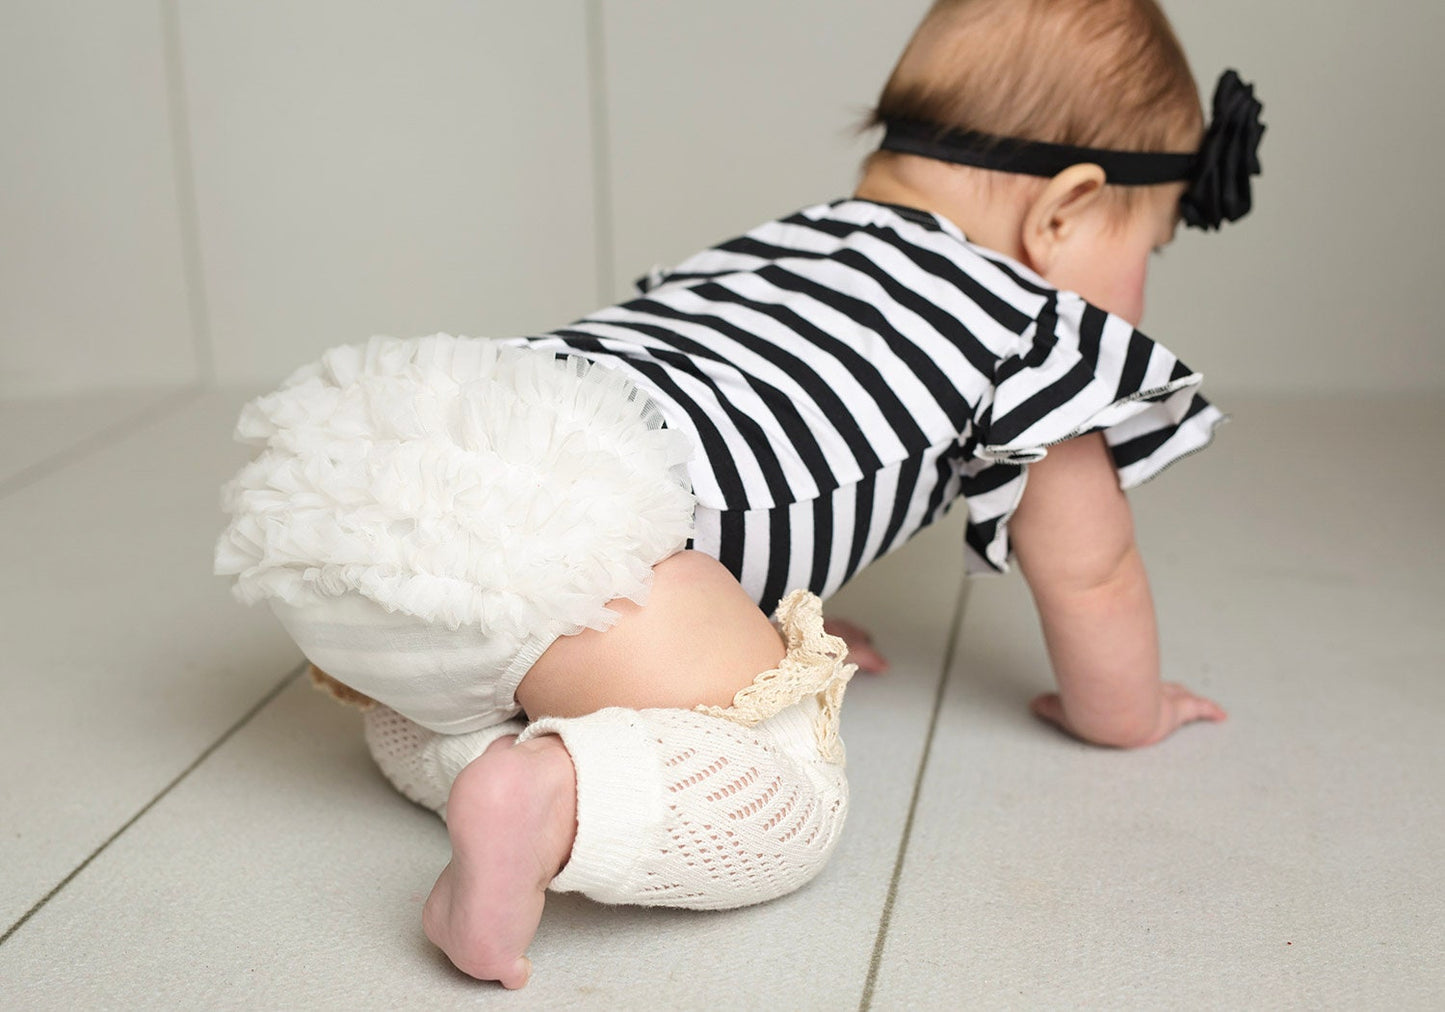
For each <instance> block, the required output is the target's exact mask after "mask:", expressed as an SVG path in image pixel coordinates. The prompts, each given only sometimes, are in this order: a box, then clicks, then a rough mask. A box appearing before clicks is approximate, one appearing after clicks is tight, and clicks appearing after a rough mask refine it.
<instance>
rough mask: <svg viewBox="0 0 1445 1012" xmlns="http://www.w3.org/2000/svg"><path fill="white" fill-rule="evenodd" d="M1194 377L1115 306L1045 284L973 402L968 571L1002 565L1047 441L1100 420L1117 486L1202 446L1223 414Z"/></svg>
mask: <svg viewBox="0 0 1445 1012" xmlns="http://www.w3.org/2000/svg"><path fill="white" fill-rule="evenodd" d="M1202 382H1203V377H1202V376H1201V375H1200V374H1199V373H1196V372H1194V371H1193V370H1191V369H1190V368H1189V367H1188V366H1186V365H1185V364H1184V363H1183V362H1181V361H1179V359H1178V358H1176V357H1175V356H1174V354H1173V353H1172V352H1170V351H1169V350H1168V349H1167V348H1165V347H1164V346H1163V345H1161V344H1158V343H1156V342H1154V341H1152V340H1150V339H1149V338H1148V337H1146V336H1145V335H1143V334H1142V333H1140V332H1139V331H1138V330H1135V329H1134V328H1133V327H1132V326H1130V325H1129V324H1128V323H1127V322H1125V321H1124V320H1122V319H1120V318H1119V317H1117V316H1113V315H1112V314H1109V313H1106V312H1104V311H1103V310H1102V309H1099V308H1098V307H1096V306H1093V305H1090V304H1089V303H1087V302H1085V301H1084V300H1083V299H1082V298H1080V297H1079V296H1078V295H1075V294H1073V293H1071V292H1054V293H1050V295H1049V298H1048V302H1047V303H1046V305H1045V307H1044V308H1043V310H1042V311H1041V312H1040V313H1039V315H1038V317H1037V318H1036V320H1035V323H1034V325H1033V326H1032V327H1030V328H1029V329H1028V330H1026V331H1025V332H1024V334H1023V335H1022V336H1021V337H1020V339H1019V344H1018V347H1017V348H1016V349H1015V350H1014V352H1013V354H1010V355H1006V356H1004V357H1003V358H1001V359H1000V360H999V362H998V364H997V366H996V368H995V370H994V386H993V390H992V392H991V396H989V397H986V398H984V399H983V400H981V401H980V403H979V407H978V413H977V416H976V418H975V424H974V431H973V433H972V438H971V439H970V447H971V452H970V453H969V454H967V456H966V459H965V460H964V461H963V476H962V477H963V485H962V493H963V495H964V496H965V498H966V502H967V507H968V533H967V541H968V548H969V553H968V554H969V569H970V571H974V572H978V571H982V572H1007V571H1008V559H1009V555H1010V548H1009V541H1008V521H1009V519H1010V518H1011V517H1012V516H1013V513H1014V510H1015V509H1017V508H1018V504H1019V500H1020V499H1021V498H1022V497H1023V491H1024V485H1025V482H1026V480H1027V465H1028V464H1030V463H1033V462H1034V461H1037V460H1041V459H1043V457H1045V456H1046V455H1047V454H1048V448H1049V447H1050V446H1052V445H1053V444H1055V443H1061V442H1063V441H1064V440H1066V439H1072V438H1074V437H1075V436H1081V435H1084V434H1086V433H1090V432H1100V431H1102V432H1103V433H1104V438H1105V440H1106V441H1107V442H1108V444H1109V449H1110V452H1111V454H1112V455H1113V458H1114V466H1115V469H1116V470H1117V472H1118V475H1119V485H1120V487H1121V488H1124V489H1130V488H1134V487H1135V486H1137V485H1140V484H1142V483H1143V482H1146V481H1148V480H1149V479H1150V478H1152V477H1154V476H1155V475H1156V474H1158V473H1159V472H1160V471H1162V470H1164V468H1166V467H1168V466H1169V465H1170V464H1172V463H1173V462H1174V461H1176V460H1178V459H1180V458H1181V457H1184V456H1187V455H1189V454H1191V453H1194V452H1195V451H1197V450H1201V449H1203V448H1204V447H1205V446H1207V445H1209V443H1210V441H1211V440H1212V439H1213V438H1214V430H1215V429H1216V428H1217V427H1218V426H1219V424H1220V423H1221V422H1223V421H1224V420H1225V418H1224V416H1223V415H1222V414H1221V413H1220V412H1219V410H1218V409H1217V408H1215V407H1214V406H1213V405H1211V404H1210V403H1209V402H1208V401H1206V400H1205V399H1204V398H1203V397H1202V396H1200V395H1199V392H1198V391H1199V387H1200V384H1201V383H1202Z"/></svg>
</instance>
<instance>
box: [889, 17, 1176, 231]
mask: <svg viewBox="0 0 1445 1012" xmlns="http://www.w3.org/2000/svg"><path fill="white" fill-rule="evenodd" d="M890 119H911V120H921V121H923V122H927V123H935V124H938V125H939V126H947V127H954V128H956V129H959V130H973V131H978V132H980V133H985V134H993V135H995V136H999V137H1015V138H1020V139H1024V140H1033V141H1047V142H1050V143H1054V144H1070V145H1077V146H1080V147H1094V148H1109V149H1113V150H1117V151H1177V152H1192V151H1194V150H1195V149H1197V148H1198V146H1199V142H1200V137H1201V135H1202V134H1203V130H1204V116H1203V111H1202V109H1201V108H1200V103H1199V92H1198V89H1197V88H1196V86H1195V83H1194V75H1193V73H1192V72H1191V71H1190V69H1189V61H1188V59H1187V58H1186V57H1185V55H1184V49H1183V47H1182V46H1181V45H1180V44H1179V39H1178V38H1177V37H1176V36H1175V34H1174V30H1173V28H1172V27H1170V25H1169V20H1168V18H1166V17H1165V16H1164V12H1163V11H1162V10H1161V9H1160V8H1159V5H1158V4H1157V3H1156V2H1155V0H936V2H935V3H934V5H933V7H932V8H931V9H930V10H929V11H928V13H927V14H926V15H925V16H924V19H923V21H922V23H921V24H920V25H919V26H918V29H917V31H915V32H914V34H913V38H912V39H911V40H910V41H909V43H908V46H907V48H906V49H905V50H904V52H903V56H902V57H901V58H900V59H899V61H898V65H897V66H896V67H895V68H894V70H893V74H892V76H891V77H890V78H889V80H888V83H887V85H885V86H884V88H883V94H882V95H881V96H880V98H879V100H878V105H877V106H876V108H874V110H873V111H872V113H871V114H870V115H869V118H868V120H867V125H868V126H878V125H881V124H883V123H884V122H885V121H886V120H890ZM872 157H873V158H886V157H891V155H890V154H889V153H887V152H879V153H875V154H874V155H873V156H872ZM1110 189H1111V190H1114V191H1117V197H1118V198H1119V199H1121V200H1122V201H1124V202H1125V203H1126V204H1127V203H1128V202H1129V194H1130V192H1131V190H1132V188H1131V187H1110Z"/></svg>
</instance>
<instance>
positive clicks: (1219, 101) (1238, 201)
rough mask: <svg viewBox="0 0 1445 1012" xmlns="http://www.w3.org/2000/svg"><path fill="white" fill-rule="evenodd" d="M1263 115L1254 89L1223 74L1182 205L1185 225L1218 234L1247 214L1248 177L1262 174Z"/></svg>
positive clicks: (1249, 203)
mask: <svg viewBox="0 0 1445 1012" xmlns="http://www.w3.org/2000/svg"><path fill="white" fill-rule="evenodd" d="M1263 109H1264V106H1262V105H1260V103H1259V102H1258V101H1257V100H1256V99H1255V97H1254V85H1252V84H1245V83H1244V82H1243V81H1241V80H1240V79H1239V75H1238V74H1236V73H1235V72H1234V71H1232V70H1227V71H1225V72H1224V75H1223V76H1222V77H1220V79H1219V84H1218V86H1217V87H1216V88H1215V89H1214V117H1213V119H1212V121H1211V122H1210V124H1209V129H1208V131H1206V132H1205V134H1204V143H1203V144H1202V145H1201V146H1200V148H1199V160H1198V162H1196V163H1195V167H1194V175H1193V178H1192V179H1191V181H1190V184H1189V189H1188V190H1187V191H1186V192H1185V194H1184V198H1183V200H1181V201H1180V211H1181V213H1182V214H1183V216H1184V221H1185V223H1186V224H1188V225H1191V226H1193V227H1194V228H1202V229H1206V230H1209V229H1217V228H1218V227H1219V226H1220V223H1221V222H1225V221H1238V220H1239V219H1240V218H1243V217H1244V216H1245V215H1246V214H1248V213H1249V209H1250V207H1251V206H1252V203H1253V201H1252V198H1251V195H1250V182H1249V177H1250V176H1257V175H1259V173H1260V167H1259V142H1260V138H1262V137H1263V136H1264V124H1263V123H1261V122H1260V121H1259V114H1260V112H1261V111H1262V110H1263Z"/></svg>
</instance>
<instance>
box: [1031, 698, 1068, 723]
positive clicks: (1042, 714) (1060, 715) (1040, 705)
mask: <svg viewBox="0 0 1445 1012" xmlns="http://www.w3.org/2000/svg"><path fill="white" fill-rule="evenodd" d="M1029 709H1030V710H1032V711H1033V715H1034V716H1035V717H1038V718H1039V719H1040V720H1046V721H1048V722H1049V723H1050V724H1057V725H1058V726H1059V727H1061V728H1063V729H1064V730H1065V731H1068V730H1069V725H1068V722H1067V721H1065V719H1064V701H1063V700H1062V699H1061V698H1059V694H1058V693H1057V692H1046V693H1044V694H1043V695H1042V696H1038V697H1036V698H1035V699H1034V701H1033V702H1032V703H1030V704H1029ZM1070 733H1072V732H1070Z"/></svg>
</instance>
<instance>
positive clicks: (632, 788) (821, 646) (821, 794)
mask: <svg viewBox="0 0 1445 1012" xmlns="http://www.w3.org/2000/svg"><path fill="white" fill-rule="evenodd" d="M775 622H776V624H777V625H778V628H779V630H780V632H781V633H782V634H783V636H784V638H785V640H786V641H787V646H788V649H787V655H786V656H785V657H784V659H783V661H782V663H781V664H780V665H779V666H778V668H776V669H773V670H771V671H767V672H764V673H762V674H760V675H759V676H758V677H757V678H756V679H755V680H754V682H753V684H752V685H751V686H749V687H748V688H746V689H744V690H743V691H742V692H739V693H738V695H737V697H736V698H735V700H734V701H733V704H732V705H731V706H728V707H699V708H698V709H696V710H665V709H651V710H624V709H618V708H610V709H605V710H599V711H598V712H596V713H592V714H588V715H587V716H584V717H574V718H567V719H556V718H543V719H541V720H538V721H536V722H535V723H533V724H531V725H530V726H527V727H526V728H525V730H523V729H522V724H521V721H516V720H514V721H508V722H506V723H504V724H500V725H497V726H496V727H494V728H487V729H484V730H481V731H475V732H471V733H469V734H465V735H439V734H433V733H431V732H429V731H426V730H425V729H423V728H420V727H417V726H416V725H414V724H411V723H410V722H408V721H406V720H405V719H404V718H401V717H400V716H399V715H397V714H395V713H392V712H391V711H388V710H385V709H383V708H380V707H378V708H376V709H373V710H372V711H370V712H368V714H367V717H366V720H367V741H368V744H369V745H370V747H371V751H372V755H373V756H374V757H375V758H376V761H377V765H378V766H379V767H380V768H381V769H382V771H383V773H385V774H386V776H387V778H388V779H390V780H391V782H392V783H393V784H394V785H395V786H396V787H397V788H398V790H400V791H401V792H402V793H403V794H404V795H406V796H407V797H409V798H411V799H412V800H413V801H416V802H417V803H419V804H422V805H425V806H426V807H428V808H431V809H433V810H435V811H438V812H440V813H441V814H442V815H443V817H445V805H446V800H447V794H448V792H449V790H450V788H451V783H452V781H453V780H454V779H455V778H456V776H457V774H458V773H460V772H461V770H462V769H464V768H465V767H466V766H467V764H468V763H470V762H471V761H472V760H473V759H475V758H476V757H477V756H479V755H481V754H482V752H484V751H485V750H486V748H487V746H489V745H490V744H491V743H492V742H493V741H495V740H496V739H497V738H499V737H501V736H503V735H506V734H517V733H518V731H519V730H520V740H523V741H525V740H527V739H530V738H535V737H538V736H540V735H544V734H555V735H557V736H558V737H560V738H561V739H562V742H563V744H564V745H565V746H566V748H567V751H568V753H569V754H570V755H571V757H572V763H573V766H574V768H575V770H576V776H577V836H576V840H575V842H574V844H573V847H572V855H571V857H570V859H569V860H568V862H567V864H566V865H565V866H564V867H563V869H562V872H561V873H560V874H559V875H558V876H557V877H556V879H554V880H553V881H552V883H551V886H550V888H551V889H553V890H554V891H557V892H581V893H583V894H584V895H586V896H588V897H590V898H592V899H594V900H597V901H598V902H602V903H626V904H636V905H643V906H669V907H688V908H692V909H700V910H707V909H723V908H728V907H739V906H746V905H748V904H752V903H761V902H764V901H767V900H771V899H775V898H777V897H779V896H782V895H785V894H787V893H789V892H792V891H793V890H795V889H797V888H799V887H800V886H802V885H804V884H805V883H806V882H808V881H809V880H810V879H812V878H813V877H814V876H815V875H817V874H818V872H819V871H821V870H822V868H823V866H824V865H825V864H826V862H827V860H828V858H829V856H830V855H831V853H832V851H833V848H834V846H835V845H836V843H837V841H838V837H839V833H840V832H841V830H842V827H843V822H844V819H845V817H846V815H847V807H848V783H847V779H846V777H845V775H844V752H843V745H842V741H841V740H840V739H839V737H838V714H839V709H840V707H841V705H842V698H843V691H844V688H845V686H846V684H847V681H848V679H849V678H850V677H851V676H852V674H853V672H854V670H855V668H854V666H853V665H851V664H847V663H846V662H845V661H846V647H845V646H844V644H843V642H842V640H840V639H838V638H836V637H833V636H829V635H827V634H826V633H824V632H823V628H822V606H821V604H820V603H819V601H818V599H817V598H816V597H815V596H813V595H812V594H808V593H806V592H804V591H797V592H794V593H793V594H790V595H789V596H788V597H787V598H785V599H784V600H783V602H782V603H781V604H780V605H779V607H778V613H777V616H776V618H775Z"/></svg>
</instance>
